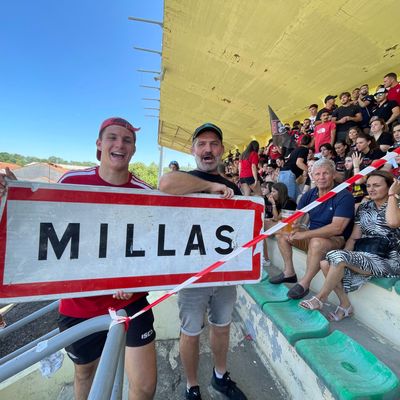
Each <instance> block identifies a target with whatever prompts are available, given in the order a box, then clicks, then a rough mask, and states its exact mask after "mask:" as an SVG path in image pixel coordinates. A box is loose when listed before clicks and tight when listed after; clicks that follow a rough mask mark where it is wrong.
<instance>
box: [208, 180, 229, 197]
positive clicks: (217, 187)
mask: <svg viewBox="0 0 400 400" xmlns="http://www.w3.org/2000/svg"><path fill="white" fill-rule="evenodd" d="M210 193H214V194H221V198H223V199H231V198H232V197H233V196H234V195H235V192H234V191H233V189H231V188H229V187H228V186H226V185H224V184H223V183H217V182H210Z"/></svg>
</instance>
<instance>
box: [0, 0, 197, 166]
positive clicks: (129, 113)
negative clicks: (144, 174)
mask: <svg viewBox="0 0 400 400" xmlns="http://www.w3.org/2000/svg"><path fill="white" fill-rule="evenodd" d="M128 16H135V17H139V18H145V19H152V20H157V21H162V19H163V1H161V0H147V1H134V0H118V1H111V0H108V1H107V0H68V1H66V0H64V1H51V0H35V1H31V0H12V1H11V0H9V1H2V2H1V5H0V38H1V39H0V54H1V62H0V77H1V78H0V93H1V96H0V115H1V123H0V152H9V153H19V154H22V155H26V156H37V157H43V158H44V157H49V156H56V157H61V158H63V159H66V160H69V161H71V160H74V161H96V159H95V153H96V152H95V140H96V137H97V132H98V127H99V125H100V123H101V121H102V120H104V119H105V118H107V117H109V116H121V117H124V118H126V119H128V120H129V121H130V122H131V123H132V124H133V125H135V126H137V127H141V131H140V132H139V134H138V141H137V152H136V155H135V156H134V161H143V162H145V163H146V164H148V163H150V162H152V161H155V162H156V163H158V161H159V151H158V148H159V147H158V144H157V127H158V119H157V118H146V117H145V115H148V114H153V115H154V114H158V111H155V110H145V109H144V108H145V107H157V108H158V107H159V103H158V102H156V101H154V102H153V101H151V102H150V101H143V100H141V99H142V98H146V97H147V98H159V94H160V93H159V91H157V90H150V89H145V88H141V87H140V85H149V86H158V83H157V82H155V81H154V79H153V78H154V75H152V74H146V73H139V72H137V71H136V70H137V69H146V70H157V71H159V70H160V65H161V57H160V56H158V55H157V54H151V53H144V52H139V51H137V50H134V49H133V47H134V46H136V47H145V48H150V49H155V50H161V46H162V30H161V28H160V27H159V26H157V25H150V24H144V23H139V22H133V21H129V20H128ZM172 159H174V160H177V161H178V162H180V163H181V164H183V165H187V164H188V163H191V164H192V165H193V164H194V163H193V159H192V157H191V156H189V155H186V154H183V153H178V152H174V151H172V150H168V149H165V152H164V165H166V164H168V162H169V161H170V160H172Z"/></svg>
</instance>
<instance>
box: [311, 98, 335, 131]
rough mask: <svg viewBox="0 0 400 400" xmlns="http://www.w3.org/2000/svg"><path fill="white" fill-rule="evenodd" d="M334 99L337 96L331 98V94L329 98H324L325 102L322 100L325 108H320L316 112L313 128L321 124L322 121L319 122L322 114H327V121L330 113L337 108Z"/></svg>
mask: <svg viewBox="0 0 400 400" xmlns="http://www.w3.org/2000/svg"><path fill="white" fill-rule="evenodd" d="M336 97H337V96H333V95H331V94H330V95H329V96H326V97H325V100H324V103H325V107H324V108H321V109H320V110H319V111H318V114H317V117H316V119H315V121H314V126H316V125H318V124H321V123H322V120H321V117H322V113H324V112H327V113H328V119H329V117H330V116H331V115H332V113H333V112H334V111H335V110H336V108H337V106H336V104H335V100H336Z"/></svg>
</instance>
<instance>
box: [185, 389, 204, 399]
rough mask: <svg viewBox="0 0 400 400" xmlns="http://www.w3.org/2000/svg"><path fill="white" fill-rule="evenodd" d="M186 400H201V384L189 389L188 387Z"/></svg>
mask: <svg viewBox="0 0 400 400" xmlns="http://www.w3.org/2000/svg"><path fill="white" fill-rule="evenodd" d="M185 393H186V395H185V398H186V400H201V394H200V388H199V386H192V387H191V388H190V389H189V390H188V389H186V392H185Z"/></svg>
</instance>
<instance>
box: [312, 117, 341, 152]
mask: <svg viewBox="0 0 400 400" xmlns="http://www.w3.org/2000/svg"><path fill="white" fill-rule="evenodd" d="M335 137H336V124H335V123H334V122H331V121H329V113H328V112H327V111H324V112H323V113H322V114H321V121H320V123H319V124H318V125H317V126H316V127H315V128H314V134H313V138H314V143H312V145H313V146H314V147H315V155H316V156H317V157H318V156H319V153H320V152H321V150H320V147H321V145H322V144H324V143H330V144H331V145H332V146H333V144H334V143H335Z"/></svg>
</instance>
